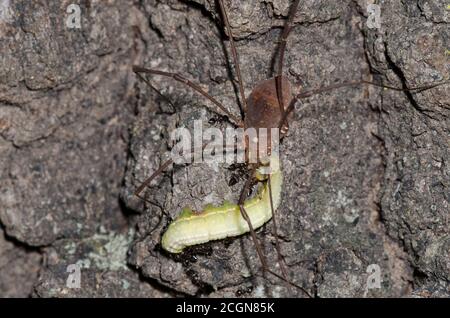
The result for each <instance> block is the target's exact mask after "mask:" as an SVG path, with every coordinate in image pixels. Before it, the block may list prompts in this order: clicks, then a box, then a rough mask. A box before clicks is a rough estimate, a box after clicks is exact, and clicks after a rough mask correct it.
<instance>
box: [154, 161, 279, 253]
mask: <svg viewBox="0 0 450 318" xmlns="http://www.w3.org/2000/svg"><path fill="white" fill-rule="evenodd" d="M264 168H267V167H264ZM258 173H259V174H258ZM269 173H270V188H271V190H272V204H273V208H274V209H277V207H278V206H279V204H280V199H281V187H282V182H283V180H282V179H283V177H282V173H281V169H280V166H279V159H278V158H277V157H276V156H275V155H272V157H271V159H270V172H269ZM267 177H268V174H267V172H266V171H264V172H263V170H261V169H260V170H258V172H257V178H258V179H259V180H264V179H267ZM244 209H245V211H246V212H247V214H248V216H249V219H250V221H251V224H252V227H253V228H254V229H257V228H259V227H261V226H262V225H263V224H264V223H266V222H267V221H269V220H270V219H271V218H272V208H271V204H270V192H269V185H268V182H267V180H265V181H264V184H263V186H262V187H260V188H259V190H258V193H257V194H256V195H255V196H254V197H253V198H250V199H248V200H246V201H245V202H244ZM249 231H250V229H249V226H248V223H247V222H246V221H245V219H244V218H243V217H242V215H241V212H240V209H239V206H238V205H237V204H232V203H229V202H224V203H223V204H222V205H221V206H218V207H214V206H211V205H210V206H206V207H205V208H204V209H203V210H202V211H200V212H194V211H192V210H191V209H189V208H184V209H183V211H182V212H181V213H180V215H179V216H178V217H177V218H176V219H175V220H174V221H173V222H172V223H171V224H170V225H169V227H168V229H167V231H166V232H165V233H164V235H163V237H162V240H161V245H162V247H163V248H164V249H165V250H166V251H168V252H170V253H181V252H182V251H183V249H184V248H186V247H187V246H192V245H197V244H202V243H206V242H209V241H213V240H220V239H224V238H226V237H232V236H238V235H241V234H244V233H247V232H249Z"/></svg>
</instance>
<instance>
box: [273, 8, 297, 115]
mask: <svg viewBox="0 0 450 318" xmlns="http://www.w3.org/2000/svg"><path fill="white" fill-rule="evenodd" d="M299 2H300V0H295V1H294V3H293V4H292V6H291V8H290V9H289V16H288V19H287V21H286V24H285V25H284V28H283V33H282V34H281V39H280V47H279V56H278V65H277V67H278V69H277V74H276V76H275V85H276V89H277V97H278V105H279V106H280V113H281V114H284V99H283V87H282V82H283V81H282V80H281V76H282V75H283V61H284V52H285V51H286V44H287V39H288V36H289V32H291V29H292V23H293V21H294V17H295V13H296V12H297V8H298V3H299Z"/></svg>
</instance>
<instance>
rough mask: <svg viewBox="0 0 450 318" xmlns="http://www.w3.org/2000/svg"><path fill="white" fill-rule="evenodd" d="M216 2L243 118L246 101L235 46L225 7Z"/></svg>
mask: <svg viewBox="0 0 450 318" xmlns="http://www.w3.org/2000/svg"><path fill="white" fill-rule="evenodd" d="M218 2H219V7H220V12H221V13H222V17H223V22H224V24H225V29H226V30H227V32H228V38H229V39H230V46H231V55H232V56H233V64H234V67H235V68H236V76H237V78H238V82H239V93H240V95H241V103H242V107H241V113H242V115H243V116H245V114H246V113H247V100H246V99H245V92H244V84H243V81H242V76H241V68H240V67H239V57H238V54H237V50H236V46H235V44H234V39H233V33H232V32H231V27H230V22H229V21H228V15H227V12H226V10H225V6H224V5H223V1H222V0H218Z"/></svg>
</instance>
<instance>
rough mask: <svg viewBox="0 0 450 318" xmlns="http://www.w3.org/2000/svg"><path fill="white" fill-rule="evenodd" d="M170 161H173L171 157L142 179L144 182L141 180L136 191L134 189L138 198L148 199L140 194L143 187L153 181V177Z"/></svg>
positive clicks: (168, 164)
mask: <svg viewBox="0 0 450 318" xmlns="http://www.w3.org/2000/svg"><path fill="white" fill-rule="evenodd" d="M172 163H173V160H172V159H169V160H166V161H165V162H164V163H163V164H162V165H160V166H159V168H158V169H157V170H156V171H155V172H153V173H152V175H151V176H150V177H148V178H147V179H145V180H144V182H142V184H141V185H140V186H139V187H138V188H137V189H136V191H134V194H135V195H136V196H137V197H138V198H140V199H142V200H144V201H148V200H146V199H145V198H144V197H143V196H141V192H142V191H144V189H145V188H146V187H148V186H149V185H150V183H151V182H152V181H153V179H155V178H156V177H157V176H159V175H160V174H161V173H162V172H163V171H164V170H166V169H167V167H169V166H170V165H171V164H172Z"/></svg>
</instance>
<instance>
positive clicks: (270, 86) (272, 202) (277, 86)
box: [133, 0, 447, 297]
mask: <svg viewBox="0 0 450 318" xmlns="http://www.w3.org/2000/svg"><path fill="white" fill-rule="evenodd" d="M298 4H299V0H294V2H293V4H292V6H291V8H290V12H289V16H288V19H287V22H286V24H285V26H284V29H283V33H282V35H281V40H280V46H279V56H278V65H277V71H276V76H275V77H273V78H270V79H267V80H265V81H262V82H260V83H258V84H257V85H256V86H255V88H254V89H253V91H252V93H251V94H250V96H249V97H248V98H247V99H246V98H245V95H244V88H243V87H244V86H243V83H242V77H241V72H240V67H239V63H238V55H237V51H236V47H235V44H234V40H233V36H232V33H231V28H230V24H229V21H228V16H227V12H226V10H225V7H224V5H223V1H222V0H218V5H219V8H220V12H221V15H222V19H223V22H224V25H225V30H226V31H227V34H228V36H229V41H230V46H231V53H232V58H233V62H234V66H235V70H236V77H237V80H238V84H239V95H240V100H241V103H242V109H241V112H242V114H243V119H240V118H237V117H236V116H234V115H233V114H231V113H230V112H229V111H228V110H227V109H226V108H225V107H224V106H223V105H222V104H221V103H220V102H218V101H217V100H216V99H215V98H214V97H212V96H211V95H209V94H208V93H206V92H205V91H203V90H202V89H201V87H200V86H199V85H197V84H195V83H193V82H191V81H189V80H187V79H186V78H185V77H183V76H181V75H179V74H176V73H169V72H163V71H159V70H152V69H147V68H144V67H141V66H134V67H133V70H134V72H135V73H136V74H137V75H138V76H139V77H140V78H141V79H142V80H143V81H145V82H146V83H147V84H149V85H150V86H151V84H150V83H149V81H148V80H147V79H146V78H144V77H143V76H142V75H140V74H141V73H147V74H152V75H162V76H167V77H172V78H173V79H175V80H176V81H179V82H182V83H184V84H186V85H187V86H189V87H191V88H192V89H194V90H195V91H197V92H198V93H199V94H201V95H203V96H204V97H206V98H207V99H209V100H210V101H211V102H212V103H213V104H214V105H215V106H217V107H218V108H219V109H220V110H221V112H222V113H223V114H225V115H226V116H227V117H228V118H229V119H230V120H232V121H233V123H234V124H235V125H236V126H238V127H243V128H245V129H247V128H255V129H256V130H257V131H258V128H266V129H268V130H270V129H271V128H279V129H280V132H281V135H280V136H281V137H283V136H284V135H285V134H286V133H287V130H288V124H287V121H288V118H289V115H290V114H291V113H292V112H293V110H294V106H295V104H296V102H297V101H298V100H299V99H301V98H306V97H309V96H311V95H314V94H319V93H322V92H326V91H330V90H333V89H337V88H340V87H346V86H356V85H361V84H370V85H374V86H379V87H384V88H389V89H393V90H398V91H404V90H407V91H420V90H425V89H429V88H433V87H436V86H439V85H442V84H446V83H447V82H441V83H437V84H432V85H428V86H423V87H420V88H412V89H399V88H396V87H390V86H385V85H379V84H376V83H372V82H368V81H364V80H359V81H354V82H345V83H341V84H336V85H331V86H328V87H324V88H319V89H315V90H310V91H306V92H302V93H300V94H297V95H296V96H293V94H292V91H291V84H290V83H289V81H288V79H287V78H286V77H285V76H282V72H283V59H284V52H285V48H286V42H287V38H288V35H289V32H290V30H291V27H292V21H293V18H294V16H295V13H296V11H297V8H298ZM251 142H256V143H258V139H257V140H253V141H252V140H247V142H246V152H247V157H246V158H248V155H249V154H248V151H249V149H253V148H252V147H250V144H249V143H251ZM257 146H259V145H257ZM271 146H272V145H271V144H269V145H267V148H268V149H267V151H266V153H267V154H270V153H271V150H272V149H271ZM258 159H261V158H258ZM276 160H277V159H276ZM172 163H173V161H172V160H168V161H166V162H164V163H163V164H162V165H161V166H160V167H159V169H158V170H157V171H155V172H154V173H153V174H152V175H151V176H150V177H149V178H148V179H146V180H145V181H144V182H143V183H142V184H141V186H139V187H138V189H137V190H136V191H135V194H136V195H137V196H138V197H139V198H141V199H143V200H146V199H145V198H144V197H143V196H142V195H141V193H142V192H143V191H144V189H145V188H147V187H148V186H149V184H150V183H151V181H152V180H153V179H154V178H155V177H156V176H158V175H159V174H160V173H162V171H164V170H165V169H166V168H168V167H169V166H170V165H171V164H172ZM265 164H267V162H262V161H258V163H256V164H248V165H249V170H250V172H251V173H250V176H251V177H250V178H248V179H247V181H246V182H245V185H244V188H243V189H242V191H241V194H240V197H239V201H238V203H237V205H234V206H233V205H229V204H225V205H223V206H221V207H218V208H207V209H205V211H202V212H201V213H200V214H198V213H197V214H195V213H193V212H192V211H184V212H183V213H182V214H181V215H180V217H179V218H178V219H177V220H175V222H174V223H173V228H175V227H176V226H177V225H175V223H177V222H178V226H179V224H181V226H179V228H183V226H185V225H189V226H191V225H192V224H193V223H189V222H193V221H192V220H193V219H195V218H197V219H196V220H197V221H198V220H200V218H201V217H202V213H203V216H205V217H209V218H211V220H212V218H213V217H216V216H212V215H213V214H214V215H218V214H220V213H222V214H224V215H232V213H234V215H236V217H235V216H232V218H233V219H236V218H238V217H240V218H241V219H242V220H240V221H239V222H240V223H239V225H236V226H240V227H242V228H246V229H245V231H244V230H242V231H240V232H239V231H238V232H236V233H234V232H233V233H232V234H230V235H225V236H222V237H215V236H214V237H206V238H205V237H203V238H202V239H199V240H197V241H196V242H194V243H193V244H199V243H204V242H206V241H209V240H212V239H220V238H224V237H226V236H235V235H240V234H243V233H245V232H250V234H251V237H252V240H253V242H254V244H255V248H256V251H257V253H258V257H259V259H260V261H261V264H262V268H263V271H264V272H269V273H271V274H272V275H274V276H276V277H278V278H280V279H282V280H283V281H285V282H287V283H289V284H291V285H293V286H295V287H296V288H299V289H300V290H302V291H303V292H304V293H305V294H306V295H307V296H309V297H310V294H309V293H308V292H307V291H306V290H305V289H304V288H303V287H301V286H298V285H296V284H294V283H292V282H291V281H290V280H289V279H288V273H287V270H286V268H285V266H284V265H283V261H282V257H281V254H280V246H279V241H278V236H277V226H276V224H277V223H276V218H275V210H276V207H277V206H278V202H279V193H278V192H279V191H281V179H280V180H278V179H277V180H275V179H273V180H271V179H272V178H275V177H276V176H275V175H273V176H271V175H267V176H265V177H263V178H261V176H260V175H259V176H258V173H257V172H258V169H259V168H260V167H261V166H263V165H265ZM255 180H257V181H264V184H265V185H264V189H263V190H262V192H260V193H259V194H258V195H260V197H258V198H252V199H251V200H250V201H252V200H253V201H255V200H257V199H260V201H261V202H262V203H263V204H262V205H263V207H261V209H264V211H263V212H265V211H266V210H270V215H269V216H265V217H266V219H265V221H264V222H266V221H268V220H269V219H270V218H271V217H272V220H273V228H272V229H273V232H274V236H275V246H276V250H277V256H278V263H279V264H280V268H281V272H282V274H281V275H280V274H277V273H275V272H273V271H272V270H270V269H269V267H268V265H267V262H266V260H265V257H264V255H263V253H262V249H261V246H260V243H259V241H258V238H257V237H256V234H255V231H254V230H255V226H254V225H257V226H261V225H262V224H263V223H264V222H262V224H261V222H259V223H258V222H256V223H254V222H252V220H255V219H254V217H253V215H254V213H253V206H250V205H249V202H250V201H248V200H247V196H248V192H249V188H250V186H251V185H252V184H253V183H254V182H255ZM272 187H273V188H274V193H272ZM273 194H275V195H274V196H273ZM214 209H215V210H214ZM247 210H249V211H250V212H251V213H250V217H249V213H247V212H248V211H247ZM259 212H261V211H259ZM198 216H200V218H199V217H198ZM219 217H221V216H220V215H219ZM183 221H186V222H184V223H185V224H184V223H183ZM244 221H245V222H244ZM224 222H228V221H224ZM213 223H217V220H214V222H213V221H211V224H213ZM245 223H246V224H245ZM198 224H201V220H200V221H199V223H198ZM243 224H244V225H243ZM171 226H172V225H171ZM197 228H198V226H197ZM230 228H231V226H230ZM178 230H179V233H181V232H182V230H181V229H178ZM169 231H170V226H169V230H168V231H167V233H166V234H165V236H163V244H164V243H166V244H169V243H167V240H169V239H173V241H174V243H173V245H172V246H171V247H169V248H168V250H169V251H170V252H180V251H181V250H182V247H183V246H184V245H177V244H178V243H180V242H179V241H177V237H176V235H177V233H176V231H177V230H176V229H175V230H173V232H174V233H173V234H172V233H168V232H169ZM183 231H185V233H189V231H191V230H189V229H185V230H183ZM218 231H219V230H218ZM230 232H231V230H230ZM169 235H170V237H169ZM189 235H190V234H189ZM189 235H188V236H189ZM188 236H187V238H186V239H184V242H183V243H184V244H185V245H193V244H190V243H192V242H186V241H189V240H190V239H192V237H194V235H193V234H192V235H190V236H189V237H188ZM181 240H182V239H181ZM186 243H187V244H186ZM169 246H170V244H169ZM171 249H172V250H171Z"/></svg>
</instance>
